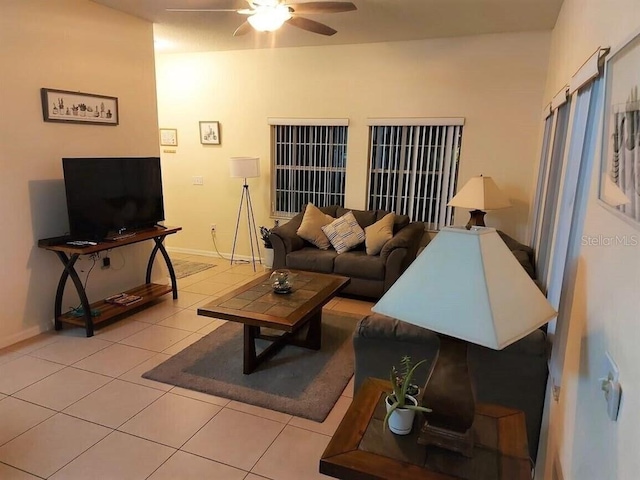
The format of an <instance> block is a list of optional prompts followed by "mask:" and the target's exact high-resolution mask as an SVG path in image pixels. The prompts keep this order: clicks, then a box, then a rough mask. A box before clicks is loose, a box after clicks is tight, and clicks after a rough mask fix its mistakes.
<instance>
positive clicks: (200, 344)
mask: <svg viewBox="0 0 640 480" xmlns="http://www.w3.org/2000/svg"><path fill="white" fill-rule="evenodd" d="M360 318H362V316H355V315H349V314H344V313H340V314H336V313H329V312H324V313H323V315H322V348H321V349H320V350H309V349H306V348H302V347H295V346H292V345H287V346H286V347H284V348H283V349H282V350H280V352H278V353H277V354H276V355H275V356H273V357H271V358H270V359H269V360H267V361H266V362H265V363H263V364H262V365H260V366H259V367H258V368H257V369H256V370H255V371H254V372H253V373H252V374H250V375H244V374H243V373H242V347H243V342H242V339H243V326H242V324H239V323H235V322H227V323H225V324H224V325H222V326H221V327H219V328H218V329H216V330H214V331H213V332H211V333H210V334H208V335H207V336H206V337H203V338H202V339H200V340H198V341H197V342H196V343H194V344H192V345H190V346H189V347H187V348H185V349H184V350H182V351H181V352H180V353H178V354H176V355H174V356H173V357H171V358H170V359H169V360H167V361H165V362H164V363H161V364H160V365H158V366H157V367H155V368H154V369H152V370H150V371H148V372H146V373H145V374H143V375H142V376H143V377H144V378H148V379H151V380H156V381H159V382H163V383H168V384H171V385H177V386H179V387H182V388H188V389H190V390H196V391H199V392H204V393H209V394H211V395H216V396H219V397H224V398H229V399H231V400H238V401H240V402H244V403H248V404H251V405H257V406H259V407H264V408H268V409H271V410H276V411H278V412H283V413H288V414H290V415H295V416H296V417H302V418H308V419H310V420H314V421H316V422H322V421H323V420H324V419H325V418H326V417H327V415H328V414H329V412H330V411H331V409H332V408H333V406H334V404H335V403H336V401H337V400H338V398H340V394H341V393H342V391H343V390H344V388H345V387H346V386H347V383H349V380H350V378H351V376H352V375H353V361H354V358H353V345H352V341H351V336H352V334H353V331H354V329H355V326H356V323H357V321H358V320H359V319H360ZM268 344H269V342H267V341H263V340H259V341H258V343H257V345H258V348H257V351H258V352H260V351H261V350H262V349H263V348H265V346H267V345H268Z"/></svg>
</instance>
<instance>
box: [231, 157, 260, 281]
mask: <svg viewBox="0 0 640 480" xmlns="http://www.w3.org/2000/svg"><path fill="white" fill-rule="evenodd" d="M230 174H231V178H243V179H244V184H243V185H242V196H241V197H240V205H239V206H238V218H237V220H236V231H235V234H234V235H233V248H232V250H231V265H233V258H234V256H235V253H236V241H237V239H238V228H239V227H240V217H241V215H242V209H243V207H245V206H246V209H247V226H248V228H249V245H250V246H251V260H252V263H253V271H254V272H255V271H256V254H255V251H254V248H253V247H254V246H255V247H256V251H257V253H258V261H260V258H261V257H260V242H259V241H258V239H259V237H258V231H257V230H256V221H255V218H254V216H253V205H252V203H251V194H250V193H249V184H248V183H247V178H256V177H259V176H260V159H259V158H257V157H232V158H231V162H230Z"/></svg>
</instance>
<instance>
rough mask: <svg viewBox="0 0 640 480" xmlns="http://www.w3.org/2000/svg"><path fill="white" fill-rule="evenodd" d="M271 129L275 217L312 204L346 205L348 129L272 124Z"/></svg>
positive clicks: (293, 212)
mask: <svg viewBox="0 0 640 480" xmlns="http://www.w3.org/2000/svg"><path fill="white" fill-rule="evenodd" d="M292 121H295V119H293V120H292ZM300 123H310V122H300ZM336 123H337V122H336ZM271 128H272V135H273V141H272V146H273V154H272V159H273V171H274V172H275V175H274V176H273V195H272V213H273V215H276V216H291V215H293V214H295V213H297V212H300V211H301V210H302V206H303V205H305V204H306V203H309V202H312V203H314V204H315V205H320V206H323V205H333V204H337V205H344V194H345V172H346V161H347V129H348V126H347V125H311V124H306V125H305V124H301V125H291V124H287V125H282V124H273V123H272V127H271Z"/></svg>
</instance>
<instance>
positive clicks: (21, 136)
mask: <svg viewBox="0 0 640 480" xmlns="http://www.w3.org/2000/svg"><path fill="white" fill-rule="evenodd" d="M0 58H2V68H1V69H0V105H2V114H1V115H0V152H1V153H0V169H1V172H2V175H0V218H2V224H3V225H2V227H3V228H2V240H1V243H0V245H1V248H2V268H1V269H0V272H1V273H0V282H1V283H0V305H2V309H1V310H0V347H2V346H5V345H8V344H11V343H14V342H16V341H18V340H20V339H23V338H26V337H28V336H31V335H33V334H35V333H37V332H38V331H41V330H44V329H49V328H52V320H53V300H54V295H55V291H56V285H57V281H58V278H59V276H60V273H61V272H62V264H61V263H60V262H59V260H58V259H57V258H56V256H55V255H54V254H53V253H51V252H47V251H44V250H41V249H38V248H37V240H38V239H39V238H45V237H52V236H58V235H63V234H64V233H65V232H66V231H68V221H67V214H66V203H65V194H64V184H63V180H62V162H61V158H62V157H65V156H69V157H72V156H118V155H141V156H142V155H146V156H154V155H158V154H159V147H158V136H157V113H156V112H157V110H156V90H155V71H154V55H153V32H152V25H151V24H150V23H148V22H144V21H142V20H140V19H137V18H134V17H131V16H128V15H124V14H122V13H119V12H116V11H114V10H111V9H108V8H105V7H102V6H100V5H97V4H95V3H93V2H89V1H87V0H56V1H50V0H9V1H3V2H2V14H0ZM42 87H46V88H56V89H61V90H73V91H81V92H88V93H97V94H104V95H110V96H115V97H118V99H119V107H120V125H118V126H117V127H107V126H94V125H72V124H59V123H45V122H44V121H43V120H42V107H41V103H40V88H42ZM88 188H90V186H88ZM147 250H148V248H147V247H144V246H138V247H125V248H122V249H120V250H118V251H114V253H113V254H112V255H113V268H112V269H111V270H105V271H102V270H100V268H98V267H97V268H95V269H94V271H93V272H92V274H91V278H90V281H89V284H88V292H89V299H90V300H92V299H93V300H97V299H98V298H100V297H102V296H103V295H105V294H107V293H115V292H117V291H120V290H122V289H126V288H130V287H132V286H135V285H137V284H140V283H144V273H145V265H146V252H147ZM120 253H122V254H123V255H120ZM123 262H126V265H124V266H123V268H122V270H120V271H117V272H116V268H118V267H120V266H122V265H123ZM90 265H91V262H89V261H87V260H83V261H82V262H81V265H80V268H81V269H82V270H84V272H85V273H86V272H87V270H88V267H90ZM81 278H82V279H83V280H84V274H81ZM69 284H71V282H69ZM68 291H69V292H70V294H68V295H66V296H65V301H64V303H63V309H64V310H66V309H68V308H69V307H70V306H72V305H73V306H75V305H77V304H78V300H77V296H75V295H74V293H75V291H73V289H72V288H71V289H68Z"/></svg>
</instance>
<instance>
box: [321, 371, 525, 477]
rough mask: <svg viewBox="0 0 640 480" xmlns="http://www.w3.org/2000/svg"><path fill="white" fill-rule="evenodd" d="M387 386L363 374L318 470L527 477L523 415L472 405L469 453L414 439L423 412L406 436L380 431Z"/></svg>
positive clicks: (351, 473)
mask: <svg viewBox="0 0 640 480" xmlns="http://www.w3.org/2000/svg"><path fill="white" fill-rule="evenodd" d="M390 391H391V384H390V383H389V382H387V381H384V380H378V379H373V378H368V379H367V380H366V381H365V382H364V383H363V384H362V387H361V388H360V389H359V390H358V392H357V394H356V395H355V397H354V399H353V402H352V403H351V406H350V407H349V409H348V411H347V413H346V415H345V417H344V418H343V420H342V422H341V423H340V426H339V427H338V429H337V430H336V433H335V434H334V436H333V438H332V439H331V441H330V442H329V445H328V446H327V448H326V449H325V451H324V453H323V454H322V457H321V459H320V473H323V474H325V475H329V476H331V477H334V478H340V479H343V480H385V479H389V480H391V479H393V480H454V479H465V480H530V479H531V464H530V461H529V450H528V447H527V431H526V426H525V418H524V413H523V412H521V411H520V410H515V409H512V408H507V407H501V406H498V405H488V404H476V416H475V420H474V440H475V446H474V451H473V456H472V457H471V458H466V457H464V456H462V455H460V454H457V453H455V452H451V451H448V450H443V449H441V448H438V447H433V446H429V447H425V446H423V445H419V444H418V443H417V440H418V434H419V433H420V427H421V423H422V415H416V421H415V424H414V427H413V430H412V432H411V433H410V434H409V435H404V436H399V435H394V434H393V433H391V432H390V431H389V429H386V430H383V428H382V427H383V420H384V416H385V406H384V398H385V397H386V395H387V393H388V392H390Z"/></svg>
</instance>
